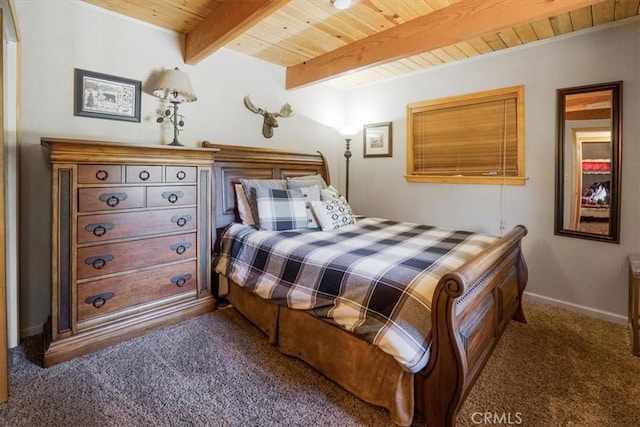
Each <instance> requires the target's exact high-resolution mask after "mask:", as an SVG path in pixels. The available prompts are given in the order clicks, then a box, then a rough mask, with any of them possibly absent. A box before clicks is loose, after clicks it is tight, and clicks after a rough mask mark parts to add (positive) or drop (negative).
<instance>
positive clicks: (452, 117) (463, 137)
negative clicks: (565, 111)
mask: <svg viewBox="0 0 640 427" xmlns="http://www.w3.org/2000/svg"><path fill="white" fill-rule="evenodd" d="M523 108H524V87H523V86H516V87H511V88H504V89H496V90H492V91H487V92H480V93H474V94H468V95H462V96H457V97H452V98H445V99H439V100H433V101H426V102H418V103H414V104H409V105H408V106H407V121H408V123H407V175H406V179H407V180H408V181H417V182H468V183H492V184H503V183H504V184H517V185H522V184H524V181H525V178H524V110H523Z"/></svg>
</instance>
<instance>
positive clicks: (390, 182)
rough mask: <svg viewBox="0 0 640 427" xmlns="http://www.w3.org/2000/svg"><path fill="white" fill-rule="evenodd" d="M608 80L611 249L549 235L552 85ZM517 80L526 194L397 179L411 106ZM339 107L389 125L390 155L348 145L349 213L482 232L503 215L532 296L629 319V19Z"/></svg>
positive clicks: (633, 40) (639, 161) (635, 207)
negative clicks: (617, 93)
mask: <svg viewBox="0 0 640 427" xmlns="http://www.w3.org/2000/svg"><path fill="white" fill-rule="evenodd" d="M617 80H622V81H624V88H623V92H624V93H623V103H624V105H623V115H622V117H623V141H622V147H623V148H622V152H623V154H622V157H623V162H622V193H621V198H622V221H621V239H620V244H619V245H616V244H611V243H600V242H593V241H587V240H580V239H575V238H569V237H559V236H554V234H553V230H554V228H553V227H554V225H553V219H554V171H555V164H554V162H555V103H556V89H558V88H565V87H572V86H580V85H586V84H592V83H603V82H610V81H617ZM520 84H523V85H525V129H526V136H525V138H526V139H525V144H526V159H525V162H526V165H525V171H526V175H527V176H528V177H529V180H528V181H527V183H526V185H525V186H507V187H505V188H504V189H502V188H501V187H500V186H490V185H477V184H470V185H461V184H425V183H407V182H405V180H404V178H403V174H404V173H405V156H406V150H405V140H406V122H405V116H406V112H405V109H406V105H407V104H408V103H410V102H416V101H422V100H430V99H436V98H441V97H448V96H453V95H458V94H465V93H471V92H479V91H484V90H489V89H494V88H500V87H507V86H514V85H520ZM347 99H348V100H349V111H350V113H351V117H352V118H353V119H354V120H355V121H357V122H360V123H376V122H384V121H393V129H394V135H393V138H394V144H393V149H394V154H393V158H392V159H389V158H374V159H363V158H362V144H354V147H355V150H354V157H353V159H352V165H353V166H352V171H353V175H352V177H351V184H350V186H351V200H350V202H351V203H352V205H353V206H354V209H355V210H356V211H358V212H360V213H364V214H367V215H376V216H381V217H387V218H393V219H404V220H410V221H416V222H423V223H427V224H438V225H441V226H447V227H453V228H463V229H471V230H479V231H487V232H490V233H500V218H501V217H503V218H504V220H505V226H506V230H509V229H511V228H512V227H513V226H515V225H516V224H524V225H526V226H527V228H528V230H529V234H528V236H527V237H525V239H524V252H525V258H526V261H527V263H528V265H529V285H528V288H527V290H528V291H529V292H530V293H533V294H538V295H541V296H544V297H545V298H550V299H556V300H560V301H562V302H564V303H567V304H568V305H574V307H573V308H577V309H580V308H581V307H582V308H588V309H591V310H592V314H602V315H604V316H608V317H609V318H617V319H622V318H624V317H625V316H626V310H627V305H626V304H627V270H626V256H627V254H628V253H631V252H636V251H638V250H640V231H639V227H640V199H639V196H640V186H638V182H640V180H639V178H640V176H639V171H640V166H639V165H640V128H639V126H640V124H639V123H640V120H638V117H640V105H639V102H640V21H639V20H638V19H632V20H630V21H627V23H626V24H623V25H614V26H611V27H609V28H607V29H606V30H601V31H590V32H586V33H585V32H582V33H580V34H579V35H577V34H576V35H575V36H568V37H563V38H561V39H560V40H555V41H550V42H543V43H538V44H537V45H535V46H532V47H523V48H520V49H515V50H511V51H509V52H500V53H496V54H491V55H488V56H486V57H482V58H476V59H471V60H466V61H460V62H457V63H455V64H454V65H452V66H443V67H439V68H436V69H433V70H427V71H425V72H420V73H417V74H414V75H412V76H409V77H405V78H401V79H396V80H392V81H388V82H385V83H382V84H377V85H372V86H369V87H365V88H361V89H356V90H352V91H351V92H350V93H349V94H348V97H347ZM575 306H581V307H575ZM598 311H602V312H605V313H598Z"/></svg>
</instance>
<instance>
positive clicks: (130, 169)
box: [125, 165, 162, 183]
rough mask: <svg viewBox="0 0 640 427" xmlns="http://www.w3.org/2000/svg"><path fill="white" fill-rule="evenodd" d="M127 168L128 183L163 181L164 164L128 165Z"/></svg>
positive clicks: (126, 177)
mask: <svg viewBox="0 0 640 427" xmlns="http://www.w3.org/2000/svg"><path fill="white" fill-rule="evenodd" d="M125 168H126V169H125V179H126V182H128V183H147V182H162V166H148V165H127V166H125Z"/></svg>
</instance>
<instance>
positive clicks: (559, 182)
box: [555, 82, 622, 243]
mask: <svg viewBox="0 0 640 427" xmlns="http://www.w3.org/2000/svg"><path fill="white" fill-rule="evenodd" d="M621 112H622V82H612V83H603V84H597V85H589V86H580V87H573V88H566V89H558V91H557V129H556V130H557V146H556V150H557V152H556V206H555V214H556V215H555V234H556V235H561V236H571V237H578V238H583V239H591V240H600V241H605V242H611V243H619V241H620V236H619V234H620V153H621V151H620V148H621V144H622V141H621V130H622V121H621Z"/></svg>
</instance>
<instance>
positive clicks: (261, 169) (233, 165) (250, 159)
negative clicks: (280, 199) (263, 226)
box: [202, 141, 330, 239]
mask: <svg viewBox="0 0 640 427" xmlns="http://www.w3.org/2000/svg"><path fill="white" fill-rule="evenodd" d="M202 146H203V147H204V148H214V149H216V150H219V151H217V152H216V154H215V161H214V162H215V163H214V171H213V185H212V189H213V195H212V209H213V214H212V220H213V225H214V226H213V229H214V230H216V229H220V228H223V227H226V226H227V225H229V224H230V223H232V222H234V221H236V220H237V215H238V211H237V209H236V198H235V189H234V185H235V184H237V183H239V182H240V179H241V178H248V179H285V178H287V177H295V176H304V175H313V174H320V175H322V177H323V178H324V180H325V181H326V182H327V184H329V183H330V179H329V168H328V166H327V162H326V160H325V158H324V156H323V155H322V153H320V152H316V153H304V152H297V151H285V150H274V149H268V148H255V147H243V146H238V145H221V144H213V143H210V142H208V141H203V142H202ZM214 239H215V236H214Z"/></svg>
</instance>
